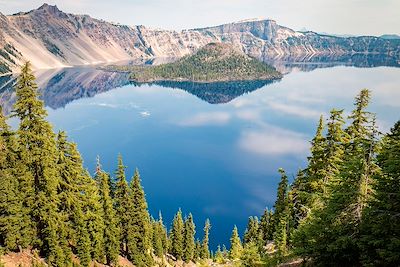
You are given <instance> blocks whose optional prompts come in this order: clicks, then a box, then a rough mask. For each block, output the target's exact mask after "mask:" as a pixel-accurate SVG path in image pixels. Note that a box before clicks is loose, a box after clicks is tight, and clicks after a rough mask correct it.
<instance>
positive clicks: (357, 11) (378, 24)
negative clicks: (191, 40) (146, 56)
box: [0, 0, 400, 35]
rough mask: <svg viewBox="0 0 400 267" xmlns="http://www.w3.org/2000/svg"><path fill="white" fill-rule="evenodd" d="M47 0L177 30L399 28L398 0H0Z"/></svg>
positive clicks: (8, 8) (6, 3) (22, 2)
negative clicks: (263, 25)
mask: <svg viewBox="0 0 400 267" xmlns="http://www.w3.org/2000/svg"><path fill="white" fill-rule="evenodd" d="M44 1H46V2H47V3H48V4H56V5H57V6H58V8H59V9H61V10H62V11H64V12H68V13H75V14H88V15H90V16H92V17H94V18H98V19H104V20H106V21H110V22H118V23H121V24H126V25H145V26H148V27H153V28H163V29H172V30H181V29H189V28H198V27H205V26H213V25H219V24H224V23H229V22H235V21H240V20H244V19H250V18H269V19H274V20H276V21H277V22H278V24H280V25H283V26H287V27H290V28H293V29H295V30H304V29H307V30H313V31H316V32H325V33H332V34H353V35H381V34H391V33H394V34H400V0H0V12H1V13H3V14H13V13H17V12H19V11H29V10H31V9H34V8H37V7H39V6H40V5H42V4H43V2H44Z"/></svg>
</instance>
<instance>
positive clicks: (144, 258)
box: [128, 169, 153, 267]
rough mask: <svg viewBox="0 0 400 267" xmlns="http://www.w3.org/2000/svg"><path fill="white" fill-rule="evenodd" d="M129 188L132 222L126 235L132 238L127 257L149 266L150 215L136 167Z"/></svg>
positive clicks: (137, 263) (135, 262)
mask: <svg viewBox="0 0 400 267" xmlns="http://www.w3.org/2000/svg"><path fill="white" fill-rule="evenodd" d="M130 188H131V201H132V203H133V210H132V212H131V213H130V214H131V216H132V218H131V220H132V223H131V225H130V229H129V231H130V233H128V236H131V235H132V236H133V239H128V251H129V254H128V258H129V259H130V260H132V261H133V263H134V264H135V265H136V266H139V267H140V266H149V265H151V264H152V262H153V261H152V257H151V237H152V233H151V229H152V228H151V224H150V215H149V212H148V210H147V202H146V196H145V193H144V190H143V187H142V185H141V180H140V175H139V171H138V170H137V169H136V170H135V174H134V176H133V179H132V181H131V184H130Z"/></svg>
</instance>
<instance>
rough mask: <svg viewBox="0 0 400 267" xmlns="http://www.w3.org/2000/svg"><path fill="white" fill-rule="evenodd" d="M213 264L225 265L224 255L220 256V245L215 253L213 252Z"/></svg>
mask: <svg viewBox="0 0 400 267" xmlns="http://www.w3.org/2000/svg"><path fill="white" fill-rule="evenodd" d="M214 262H216V263H218V264H224V263H225V259H224V255H223V254H222V251H221V246H220V245H218V247H217V251H216V252H215V256H214Z"/></svg>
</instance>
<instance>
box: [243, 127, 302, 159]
mask: <svg viewBox="0 0 400 267" xmlns="http://www.w3.org/2000/svg"><path fill="white" fill-rule="evenodd" d="M306 140H307V137H306V136H304V135H303V134H299V133H296V132H292V131H288V130H285V129H281V128H277V127H266V128H264V129H262V130H259V131H256V130H251V131H245V132H243V133H242V136H241V137H240V139H239V147H240V148H242V149H244V150H246V151H248V152H251V153H255V154H262V155H296V156H304V155H305V154H306V153H307V152H308V150H309V144H308V142H307V141H306Z"/></svg>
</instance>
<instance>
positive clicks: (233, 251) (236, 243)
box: [229, 225, 243, 260]
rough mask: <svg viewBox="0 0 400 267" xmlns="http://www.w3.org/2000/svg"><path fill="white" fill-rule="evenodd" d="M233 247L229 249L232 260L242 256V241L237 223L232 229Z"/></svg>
mask: <svg viewBox="0 0 400 267" xmlns="http://www.w3.org/2000/svg"><path fill="white" fill-rule="evenodd" d="M230 241H231V248H230V250H229V258H230V259H232V260H238V259H240V257H241V256H242V251H243V247H242V242H241V241H240V237H239V233H238V229H237V227H236V225H235V227H234V228H233V231H232V236H231V239H230Z"/></svg>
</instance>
